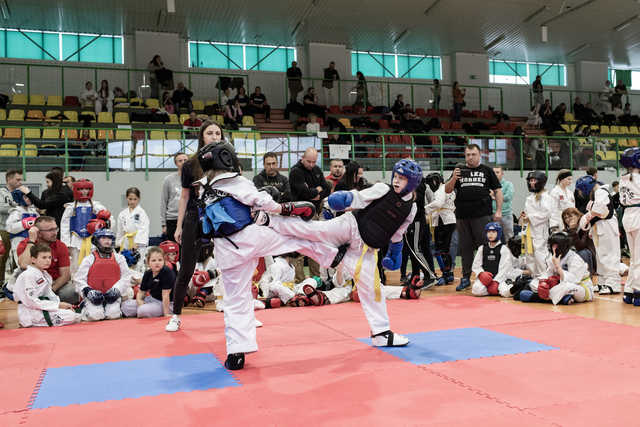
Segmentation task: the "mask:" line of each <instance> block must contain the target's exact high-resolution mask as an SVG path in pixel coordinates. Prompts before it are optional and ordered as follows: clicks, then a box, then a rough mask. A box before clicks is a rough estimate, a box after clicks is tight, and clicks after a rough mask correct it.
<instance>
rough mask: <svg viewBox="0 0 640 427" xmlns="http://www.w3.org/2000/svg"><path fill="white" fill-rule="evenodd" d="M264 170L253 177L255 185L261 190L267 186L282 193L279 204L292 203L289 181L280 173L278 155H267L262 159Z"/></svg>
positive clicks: (270, 153)
mask: <svg viewBox="0 0 640 427" xmlns="http://www.w3.org/2000/svg"><path fill="white" fill-rule="evenodd" d="M262 164H263V165H264V169H263V170H262V171H261V172H260V173H259V174H258V175H256V176H254V177H253V185H255V186H256V188H257V189H258V190H259V189H261V188H262V187H265V186H268V185H270V186H272V187H275V188H276V189H277V190H278V191H279V192H280V198H279V199H278V200H276V202H278V203H282V202H290V201H291V190H290V189H289V179H288V178H287V177H286V176H284V175H282V174H281V173H280V172H278V156H276V153H272V152H268V153H265V155H264V157H263V158H262Z"/></svg>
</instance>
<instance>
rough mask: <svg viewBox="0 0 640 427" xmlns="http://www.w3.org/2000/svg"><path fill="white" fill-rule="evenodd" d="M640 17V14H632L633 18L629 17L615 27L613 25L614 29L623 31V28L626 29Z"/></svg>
mask: <svg viewBox="0 0 640 427" xmlns="http://www.w3.org/2000/svg"><path fill="white" fill-rule="evenodd" d="M639 17H640V16H639V15H636V16H632V17H631V18H629V19H627V20H626V21H624V22H622V23H620V24H618V25H616V26H615V27H613V31H622V30H624V29H625V28H627V27H628V26H629V25H631V24H632V23H633V21H635V20H636V19H638V18H639Z"/></svg>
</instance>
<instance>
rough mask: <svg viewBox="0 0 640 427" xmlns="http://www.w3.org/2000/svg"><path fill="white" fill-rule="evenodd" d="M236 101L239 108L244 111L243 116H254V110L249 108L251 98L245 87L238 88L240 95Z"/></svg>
mask: <svg viewBox="0 0 640 427" xmlns="http://www.w3.org/2000/svg"><path fill="white" fill-rule="evenodd" d="M234 100H235V101H238V106H239V107H240V108H241V109H242V114H243V115H245V116H253V110H252V109H251V107H249V97H248V96H247V91H245V90H244V88H243V87H240V88H238V94H237V95H236V97H235V99H234Z"/></svg>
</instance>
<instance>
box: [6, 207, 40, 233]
mask: <svg viewBox="0 0 640 427" xmlns="http://www.w3.org/2000/svg"><path fill="white" fill-rule="evenodd" d="M36 216H38V214H35V213H31V212H23V213H22V218H20V219H21V220H23V219H25V218H32V217H36ZM9 237H10V238H11V239H13V238H14V237H22V238H23V239H26V238H27V237H29V230H22V231H21V232H19V233H15V234H14V233H9Z"/></svg>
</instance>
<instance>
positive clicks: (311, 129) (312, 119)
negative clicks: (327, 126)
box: [307, 113, 320, 134]
mask: <svg viewBox="0 0 640 427" xmlns="http://www.w3.org/2000/svg"><path fill="white" fill-rule="evenodd" d="M318 132H320V123H319V122H318V116H316V115H315V114H313V113H312V114H309V123H307V133H314V134H316V133H318Z"/></svg>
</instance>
